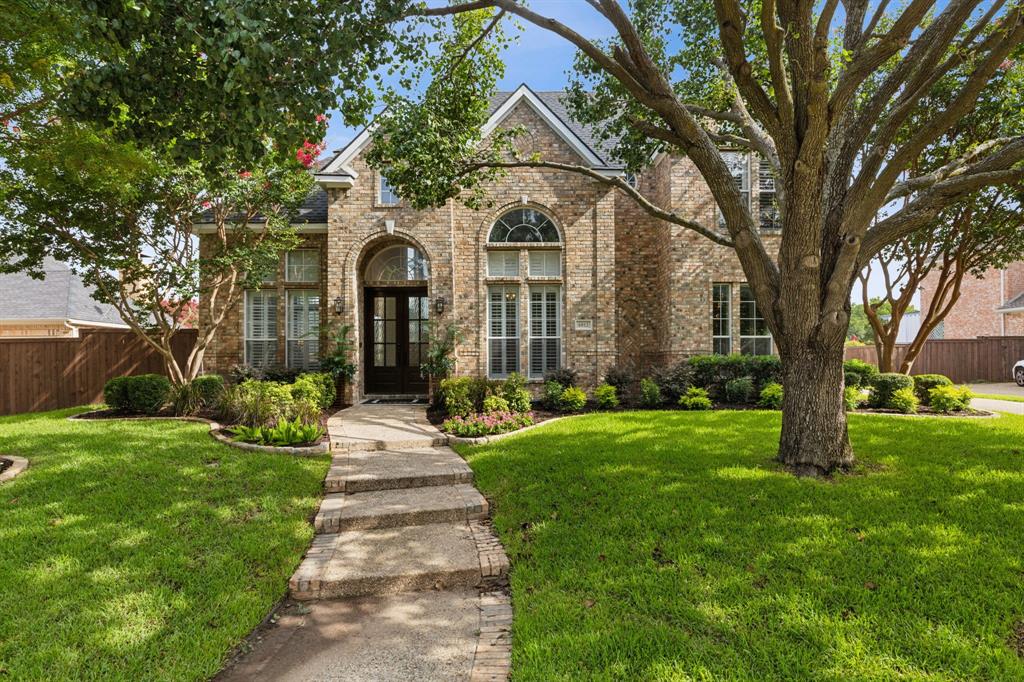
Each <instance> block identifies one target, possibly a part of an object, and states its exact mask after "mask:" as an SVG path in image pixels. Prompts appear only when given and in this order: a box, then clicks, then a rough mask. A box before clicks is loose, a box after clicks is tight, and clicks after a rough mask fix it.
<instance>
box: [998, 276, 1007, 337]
mask: <svg viewBox="0 0 1024 682" xmlns="http://www.w3.org/2000/svg"><path fill="white" fill-rule="evenodd" d="M999 305H1000V306H1004V305H1006V268H1002V269H1000V270H999ZM999 335H1000V336H1006V313H1004V312H1002V311H1000V313H999Z"/></svg>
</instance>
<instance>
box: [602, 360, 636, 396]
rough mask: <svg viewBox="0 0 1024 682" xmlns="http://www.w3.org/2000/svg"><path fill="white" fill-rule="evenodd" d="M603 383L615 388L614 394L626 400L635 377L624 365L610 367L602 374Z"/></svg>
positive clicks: (630, 392)
mask: <svg viewBox="0 0 1024 682" xmlns="http://www.w3.org/2000/svg"><path fill="white" fill-rule="evenodd" d="M604 383H606V384H608V385H609V386H611V387H613V388H614V389H615V395H616V397H618V398H621V399H622V400H626V399H627V397H628V396H630V395H631V394H632V392H633V390H634V384H635V383H636V377H635V376H634V375H633V372H632V371H631V370H629V369H626V368H625V367H612V368H610V369H609V370H608V371H607V372H605V375H604Z"/></svg>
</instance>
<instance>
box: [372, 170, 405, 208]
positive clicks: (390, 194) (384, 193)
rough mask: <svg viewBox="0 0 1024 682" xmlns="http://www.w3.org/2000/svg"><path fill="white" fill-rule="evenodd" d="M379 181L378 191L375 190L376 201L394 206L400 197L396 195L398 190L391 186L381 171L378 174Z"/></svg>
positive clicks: (382, 204)
mask: <svg viewBox="0 0 1024 682" xmlns="http://www.w3.org/2000/svg"><path fill="white" fill-rule="evenodd" d="M378 177H379V178H380V182H379V183H378V188H379V191H378V192H377V203H378V204H380V205H381V206H396V205H397V204H398V202H399V201H401V197H399V196H398V192H396V191H395V188H394V187H392V186H391V182H390V181H389V180H388V179H387V176H385V175H384V174H383V173H380V174H378Z"/></svg>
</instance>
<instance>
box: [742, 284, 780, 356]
mask: <svg viewBox="0 0 1024 682" xmlns="http://www.w3.org/2000/svg"><path fill="white" fill-rule="evenodd" d="M744 288H746V289H747V290H748V291H751V298H752V299H753V290H751V289H750V285H749V284H741V285H740V328H739V332H740V333H739V339H740V346H739V352H740V353H742V352H743V340H744V339H753V340H754V341H757V340H758V339H768V353H767V354H768V355H771V354H772V353H774V352H775V340H774V339H773V338H772V334H771V332H768V333H767V334H744V333H743V321H744V320H750V319H755V320H756V319H757V318H756V317H754V318H750V317H743V298H742V297H743V289H744ZM753 301H754V314H755V315H758V313H759V311H758V308H757V300H756V299H753ZM758 316H759V317H761V319H764V317H763V316H760V315H758ZM758 355H760V354H758Z"/></svg>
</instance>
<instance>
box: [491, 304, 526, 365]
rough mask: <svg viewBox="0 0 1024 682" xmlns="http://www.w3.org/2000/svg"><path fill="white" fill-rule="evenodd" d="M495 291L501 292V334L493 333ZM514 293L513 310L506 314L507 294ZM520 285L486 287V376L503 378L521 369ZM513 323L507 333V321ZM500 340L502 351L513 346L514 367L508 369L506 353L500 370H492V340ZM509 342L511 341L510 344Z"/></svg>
mask: <svg viewBox="0 0 1024 682" xmlns="http://www.w3.org/2000/svg"><path fill="white" fill-rule="evenodd" d="M496 291H500V292H501V293H502V311H501V313H502V314H501V322H502V324H501V327H502V334H500V335H495V334H494V299H493V298H492V294H493V293H494V292H496ZM509 293H513V294H515V298H514V302H515V303H514V307H515V310H514V311H513V314H512V315H511V316H510V315H509V314H508V305H509V299H508V294H509ZM521 293H522V292H521V291H520V286H519V285H518V284H515V285H512V284H491V285H488V287H487V376H488V377H489V378H491V379H505V378H507V377H508V375H509V374H511V373H512V372H519V371H520V369H521V362H520V354H521V353H520V344H521V342H522V330H521V329H520V326H521V325H520V324H519V314H520V307H519V306H520V299H521V298H522V296H521ZM510 321H511V322H512V323H513V324H514V325H515V331H514V334H509V333H508V331H509V322H510ZM495 341H500V342H502V343H503V347H504V352H505V353H508V351H509V349H510V348H514V352H513V353H512V354H511V356H512V359H513V360H514V363H513V364H514V367H513V368H512V369H509V362H508V360H509V357H508V356H507V355H506V356H505V357H504V358H503V362H502V370H503V371H502V372H494V371H493V367H494V366H493V361H494V342H495ZM510 342H513V343H511V344H510Z"/></svg>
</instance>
